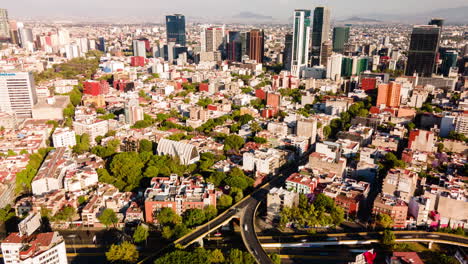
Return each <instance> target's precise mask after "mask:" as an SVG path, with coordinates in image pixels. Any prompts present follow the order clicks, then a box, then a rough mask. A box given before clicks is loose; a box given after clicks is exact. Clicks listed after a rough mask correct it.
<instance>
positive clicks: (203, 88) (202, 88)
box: [198, 83, 209, 92]
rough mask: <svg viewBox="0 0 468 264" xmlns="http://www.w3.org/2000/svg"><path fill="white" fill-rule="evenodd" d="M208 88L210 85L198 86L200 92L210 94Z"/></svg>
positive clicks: (202, 84)
mask: <svg viewBox="0 0 468 264" xmlns="http://www.w3.org/2000/svg"><path fill="white" fill-rule="evenodd" d="M208 86H209V85H208V83H200V85H199V86H198V90H199V91H200V92H202V91H205V92H208V91H209V88H208Z"/></svg>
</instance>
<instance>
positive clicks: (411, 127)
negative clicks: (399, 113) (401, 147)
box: [406, 122, 416, 131]
mask: <svg viewBox="0 0 468 264" xmlns="http://www.w3.org/2000/svg"><path fill="white" fill-rule="evenodd" d="M406 127H407V128H408V130H409V131H411V130H414V129H415V128H416V125H415V124H414V123H413V122H409V123H408V124H406Z"/></svg>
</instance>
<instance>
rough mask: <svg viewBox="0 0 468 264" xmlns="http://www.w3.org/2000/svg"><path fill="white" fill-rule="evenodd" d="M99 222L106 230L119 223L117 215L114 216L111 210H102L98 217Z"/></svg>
mask: <svg viewBox="0 0 468 264" xmlns="http://www.w3.org/2000/svg"><path fill="white" fill-rule="evenodd" d="M98 220H99V222H101V223H102V224H104V225H105V226H106V228H109V226H110V225H115V224H116V223H118V222H119V219H118V218H117V215H116V214H115V212H114V210H112V209H109V208H107V209H104V211H102V213H101V215H99V216H98Z"/></svg>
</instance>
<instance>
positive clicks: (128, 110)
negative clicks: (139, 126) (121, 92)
mask: <svg viewBox="0 0 468 264" xmlns="http://www.w3.org/2000/svg"><path fill="white" fill-rule="evenodd" d="M124 112H125V121H126V122H127V123H128V124H130V125H134V124H135V123H136V122H137V121H141V120H143V119H144V112H143V108H142V107H141V106H139V104H138V99H131V100H129V102H128V103H127V104H126V105H125V109H124Z"/></svg>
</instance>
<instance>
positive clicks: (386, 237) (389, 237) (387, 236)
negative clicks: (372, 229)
mask: <svg viewBox="0 0 468 264" xmlns="http://www.w3.org/2000/svg"><path fill="white" fill-rule="evenodd" d="M394 243H395V234H394V233H393V231H392V230H389V229H385V230H384V232H383V235H382V244H383V245H385V246H392V245H393V244H394Z"/></svg>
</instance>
